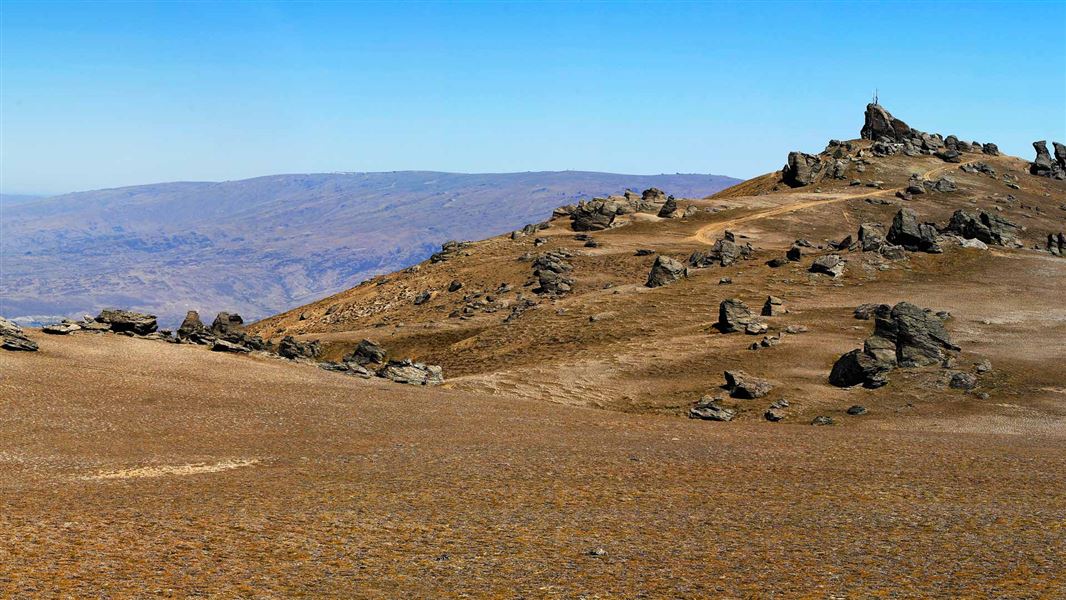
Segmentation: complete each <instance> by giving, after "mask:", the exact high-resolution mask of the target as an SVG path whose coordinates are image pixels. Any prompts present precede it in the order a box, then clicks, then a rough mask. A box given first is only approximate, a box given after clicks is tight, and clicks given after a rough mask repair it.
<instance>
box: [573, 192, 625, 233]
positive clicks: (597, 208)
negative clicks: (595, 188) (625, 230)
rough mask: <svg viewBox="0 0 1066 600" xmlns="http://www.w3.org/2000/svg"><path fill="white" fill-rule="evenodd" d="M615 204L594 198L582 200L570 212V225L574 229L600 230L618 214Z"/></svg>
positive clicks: (608, 225)
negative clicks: (586, 200)
mask: <svg viewBox="0 0 1066 600" xmlns="http://www.w3.org/2000/svg"><path fill="white" fill-rule="evenodd" d="M618 208H619V207H618V206H617V204H615V203H614V202H610V201H608V200H602V199H594V200H590V201H588V202H582V203H580V204H578V205H577V207H576V208H575V209H574V211H573V212H572V213H570V227H571V228H572V229H573V230H574V231H602V230H604V229H607V228H608V227H610V226H611V225H613V224H614V220H615V217H617V216H618V214H619V210H618Z"/></svg>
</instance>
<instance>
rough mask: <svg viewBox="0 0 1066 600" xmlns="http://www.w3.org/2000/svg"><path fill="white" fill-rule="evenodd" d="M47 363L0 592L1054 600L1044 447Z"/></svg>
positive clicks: (140, 363)
mask: <svg viewBox="0 0 1066 600" xmlns="http://www.w3.org/2000/svg"><path fill="white" fill-rule="evenodd" d="M38 337H40V336H38ZM41 341H42V343H45V342H47V346H45V348H44V349H43V350H42V351H41V352H40V353H38V354H37V355H30V354H13V353H5V354H2V355H0V369H2V372H3V379H2V383H0V386H2V387H0V392H2V395H3V403H2V410H0V415H2V416H0V431H2V436H0V498H2V507H0V508H2V510H0V565H3V567H2V570H0V596H3V597H14V598H20V597H25V598H30V597H114V598H121V597H157V596H162V597H255V598H270V597H274V598H288V597H299V596H329V597H359V598H397V597H421V598H438V597H501V598H523V597H524V598H556V597H557V598H578V597H589V598H595V597H600V598H608V597H619V598H636V597H682V598H706V597H818V598H822V597H830V596H835V597H880V596H884V597H931V596H939V597H962V596H968V597H1014V598H1021V597H1026V598H1052V597H1061V591H1062V588H1061V585H1062V575H1061V573H1062V570H1063V568H1064V567H1066V554H1064V550H1063V549H1064V548H1066V530H1064V527H1063V526H1064V524H1066V521H1064V518H1066V491H1064V490H1066V475H1064V473H1066V453H1064V452H1063V447H1064V446H1063V439H1062V437H1061V436H1052V435H1043V434H1034V433H1031V432H1030V433H1026V434H1024V435H1010V434H993V433H973V432H966V433H959V432H943V431H935V430H933V429H931V428H913V430H910V431H883V430H880V429H879V428H878V427H876V426H866V425H865V424H858V425H854V426H850V427H837V428H831V427H821V428H815V427H810V426H808V425H805V424H794V425H790V424H785V423H780V424H769V423H763V422H757V421H751V422H739V423H730V424H720V423H714V424H712V423H706V422H699V421H690V420H688V419H679V418H675V417H670V416H649V415H630V414H622V413H618V412H612V411H604V410H595V409H586V408H575V407H566V406H560V405H557V404H551V403H545V402H538V401H531V400H522V399H515V398H503V397H486V396H479V395H474V394H470V393H467V392H460V391H453V390H441V389H414V388H408V387H402V386H398V385H387V384H378V383H368V382H365V381H362V380H357V379H354V378H350V377H345V376H343V375H337V374H332V373H327V372H324V371H321V370H319V369H316V368H315V367H313V366H307V365H291V364H286V363H284V362H283V361H279V360H269V359H257V358H248V357H232V356H220V355H217V354H212V353H210V352H208V351H207V350H205V349H202V348H194V347H189V346H174V345H169V344H161V343H158V342H151V341H144V340H136V339H130V338H123V337H118V336H95V337H93V336H88V335H86V336H70V337H66V338H60V339H54V338H48V339H44V340H41ZM596 549H602V550H603V551H605V552H606V554H604V555H602V556H594V555H591V554H589V552H590V551H594V550H596Z"/></svg>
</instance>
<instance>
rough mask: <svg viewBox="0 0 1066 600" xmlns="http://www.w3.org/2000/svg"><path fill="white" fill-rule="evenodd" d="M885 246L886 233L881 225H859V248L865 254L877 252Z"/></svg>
mask: <svg viewBox="0 0 1066 600" xmlns="http://www.w3.org/2000/svg"><path fill="white" fill-rule="evenodd" d="M884 245H885V233H884V231H883V230H882V229H881V224H880V223H863V224H862V225H859V247H860V248H862V251H863V252H876V251H878V250H880V249H881V247H882V246H884Z"/></svg>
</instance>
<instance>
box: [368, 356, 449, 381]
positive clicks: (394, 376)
mask: <svg viewBox="0 0 1066 600" xmlns="http://www.w3.org/2000/svg"><path fill="white" fill-rule="evenodd" d="M377 376H378V377H383V378H385V379H389V380H391V381H395V382H396V383H406V384H409V385H439V384H441V383H444V371H443V370H442V369H441V368H440V367H439V366H437V365H427V364H424V363H419V362H414V361H412V360H410V359H404V360H401V361H390V362H389V363H388V364H386V365H385V366H383V367H382V368H381V369H379V370H378V372H377Z"/></svg>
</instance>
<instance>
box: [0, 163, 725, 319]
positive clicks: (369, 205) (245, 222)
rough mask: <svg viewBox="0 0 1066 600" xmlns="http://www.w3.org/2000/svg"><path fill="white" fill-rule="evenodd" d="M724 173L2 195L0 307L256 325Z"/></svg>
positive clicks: (710, 186) (306, 178)
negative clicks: (474, 244) (402, 272)
mask: <svg viewBox="0 0 1066 600" xmlns="http://www.w3.org/2000/svg"><path fill="white" fill-rule="evenodd" d="M738 181H739V180H737V179H733V178H730V177H724V176H718V175H700V174H677V175H621V174H612V173H595V172H581V171H554V172H526V173H502V174H457V173H438V172H427V171H398V172H386V173H327V174H307V175H276V176H267V177H258V178H255V179H247V180H241V181H228V182H220V183H214V182H179V183H160V184H152V185H140V186H133V187H124V188H115V189H106V190H97V191H91V192H80V193H74V194H66V195H63V196H57V197H54V198H48V199H43V200H41V199H35V200H33V201H29V202H26V201H24V199H22V198H18V199H17V200H15V201H12V202H8V201H7V198H6V197H5V202H4V214H3V219H2V222H0V270H2V273H3V277H2V282H0V314H2V315H4V316H7V317H10V318H20V319H21V320H22V321H23V322H24V323H32V322H35V321H44V320H48V318H49V317H56V316H65V315H78V314H80V313H82V312H90V313H95V311H97V310H99V309H100V308H103V307H107V306H122V307H131V308H138V309H142V310H146V311H149V312H153V313H155V314H158V315H159V316H160V320H161V322H162V323H164V324H168V325H173V324H175V323H176V321H178V320H180V318H181V316H182V315H184V313H185V311H186V310H190V309H196V310H200V311H203V312H204V313H207V314H211V313H213V312H215V311H220V310H230V311H238V312H240V313H241V314H242V315H244V316H245V317H246V318H258V317H262V316H266V315H270V314H273V313H277V312H280V311H283V310H285V309H288V308H291V307H293V306H297V305H300V304H304V303H307V302H309V301H311V300H314V299H315V298H318V297H321V296H325V295H328V294H331V293H333V292H337V291H340V290H343V289H347V288H350V287H352V286H353V285H355V284H357V283H358V282H360V281H362V280H364V279H366V278H368V277H370V276H373V275H375V274H379V273H385V272H390V271H395V270H397V269H401V268H404V267H406V266H408V265H411V264H414V263H417V262H419V261H421V260H423V259H425V258H426V257H428V256H429V255H430V254H431V253H432V252H434V251H435V250H437V249H439V247H440V244H441V243H442V242H444V241H447V240H449V239H481V238H485V237H488V236H491V235H494V234H498V233H502V232H505V231H507V230H509V229H514V228H517V227H521V226H522V225H524V224H526V223H530V222H534V221H540V220H544V219H546V218H547V217H548V215H549V214H550V212H551V210H552V209H553V208H555V207H557V206H560V205H563V204H568V203H571V202H575V201H577V200H580V199H587V198H592V197H595V196H605V195H608V194H612V193H620V192H622V191H624V190H626V189H633V190H637V191H639V190H642V189H645V188H648V187H657V188H660V189H663V190H665V191H666V192H667V193H669V194H673V195H676V196H677V197H684V198H700V197H704V196H707V195H709V194H712V193H714V192H717V191H719V190H722V189H724V188H726V187H729V186H731V185H733V184H734V183H736V182H738Z"/></svg>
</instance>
